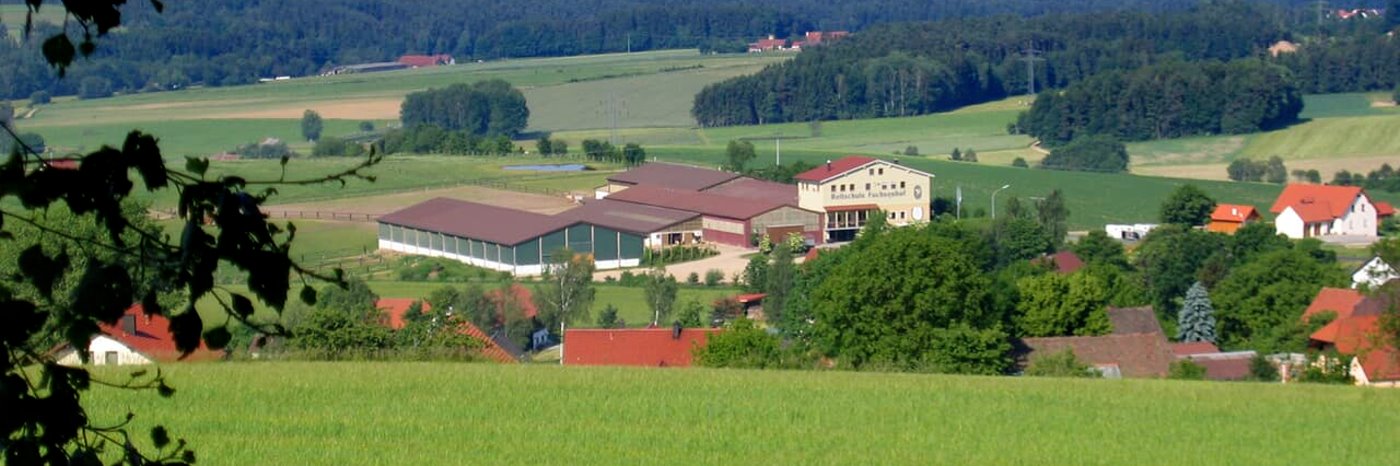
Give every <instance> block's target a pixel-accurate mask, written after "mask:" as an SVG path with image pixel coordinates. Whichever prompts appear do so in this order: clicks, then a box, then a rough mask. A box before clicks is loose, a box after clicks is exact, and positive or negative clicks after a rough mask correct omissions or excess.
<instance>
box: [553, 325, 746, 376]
mask: <svg viewBox="0 0 1400 466" xmlns="http://www.w3.org/2000/svg"><path fill="white" fill-rule="evenodd" d="M719 331H720V330H719V329H712V328H688V329H684V330H682V331H681V334H680V338H674V336H673V334H672V332H673V330H672V329H669V328H638V329H570V330H567V331H565V332H564V335H565V337H564V364H566V365H578V366H649V367H686V366H689V365H691V362H692V360H693V359H694V358H693V353H692V352H693V351H694V349H695V348H699V347H703V346H705V343H706V342H707V341H709V337H710V335H711V334H713V333H715V332H719Z"/></svg>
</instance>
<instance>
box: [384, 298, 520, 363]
mask: <svg viewBox="0 0 1400 466" xmlns="http://www.w3.org/2000/svg"><path fill="white" fill-rule="evenodd" d="M416 301H420V300H417V299H408V298H380V299H379V300H378V301H375V302H374V305H375V307H378V308H379V309H380V310H383V311H384V314H385V316H386V317H387V318H388V319H387V320H388V322H386V323H387V324H388V325H389V328H392V329H395V330H398V329H401V328H403V326H404V314H406V313H407V312H408V308H409V307H411V306H412V305H413V303H414V302H416ZM430 309H432V305H430V304H428V302H427V301H423V311H424V312H427V311H428V310H430ZM459 331H460V332H461V333H462V334H464V335H466V336H469V337H471V338H472V339H473V340H476V341H479V342H481V355H482V356H485V357H486V358H487V359H490V360H492V361H496V362H501V363H516V362H520V361H518V360H516V359H515V357H514V356H511V354H510V352H508V351H506V350H505V349H504V348H501V345H499V344H497V343H496V340H494V339H492V338H491V336H490V335H487V334H486V332H483V331H481V329H479V328H477V327H476V326H475V325H472V323H471V322H468V321H466V320H462V321H461V329H460V330H459Z"/></svg>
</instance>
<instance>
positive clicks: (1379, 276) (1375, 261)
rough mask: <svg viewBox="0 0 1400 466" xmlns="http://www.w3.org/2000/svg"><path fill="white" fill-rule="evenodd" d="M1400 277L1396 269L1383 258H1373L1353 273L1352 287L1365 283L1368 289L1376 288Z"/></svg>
mask: <svg viewBox="0 0 1400 466" xmlns="http://www.w3.org/2000/svg"><path fill="white" fill-rule="evenodd" d="M1396 278H1400V274H1396V273H1395V269H1393V268H1391V267H1390V265H1389V264H1386V263H1385V261H1383V260H1381V258H1379V257H1373V258H1371V261H1370V262H1367V263H1366V265H1364V266H1362V267H1361V269H1360V270H1357V271H1356V272H1355V273H1353V274H1351V287H1352V289H1356V288H1360V287H1361V286H1362V285H1365V286H1366V288H1368V289H1376V288H1378V287H1380V286H1381V285H1384V284H1385V282H1388V281H1391V280H1394V279H1396Z"/></svg>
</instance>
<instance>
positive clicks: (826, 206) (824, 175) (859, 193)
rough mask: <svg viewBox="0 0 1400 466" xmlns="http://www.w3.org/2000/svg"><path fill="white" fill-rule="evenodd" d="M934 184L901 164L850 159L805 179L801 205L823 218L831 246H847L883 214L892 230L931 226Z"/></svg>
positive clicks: (800, 182)
mask: <svg viewBox="0 0 1400 466" xmlns="http://www.w3.org/2000/svg"><path fill="white" fill-rule="evenodd" d="M851 159H856V160H851ZM803 175H805V176H803ZM932 179H933V175H931V174H929V173H925V172H922V171H919V170H915V169H912V168H909V167H905V166H903V165H899V164H896V163H891V162H887V161H884V160H879V159H865V158H856V157H848V158H846V159H842V160H839V161H837V162H833V163H828V164H827V165H826V166H824V167H818V168H816V169H813V170H812V171H809V172H807V173H804V174H802V175H799V177H798V179H797V196H798V205H799V206H800V207H801V208H803V209H806V210H811V211H815V212H820V213H822V222H823V225H822V227H823V230H824V231H826V236H827V240H828V241H847V240H850V239H851V238H853V237H854V234H855V232H857V231H859V230H860V228H861V227H863V226H864V225H865V223H866V222H868V221H869V220H870V216H871V215H875V211H877V210H878V211H882V212H884V213H885V215H886V219H887V220H888V222H889V224H891V225H896V226H903V225H909V224H913V223H919V222H925V221H928V220H929V215H930V213H929V193H930V192H931V191H932V186H933V181H932Z"/></svg>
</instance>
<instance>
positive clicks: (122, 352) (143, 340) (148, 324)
mask: <svg viewBox="0 0 1400 466" xmlns="http://www.w3.org/2000/svg"><path fill="white" fill-rule="evenodd" d="M98 328H99V333H98V334H96V335H93V336H92V340H91V341H90V342H89V343H88V347H87V350H88V354H89V355H90V357H91V359H90V360H89V361H88V363H89V364H95V365H99V366H117V365H131V364H155V363H165V362H175V361H209V360H218V359H223V357H224V354H225V353H224V352H223V351H214V350H211V349H209V348H207V347H205V346H204V343H200V345H199V349H197V350H195V351H194V352H192V353H190V354H189V355H182V354H181V353H180V350H177V349H175V336H174V334H172V333H170V319H167V318H165V316H161V315H148V314H146V313H145V311H144V310H143V308H142V307H141V305H140V304H136V305H133V306H131V307H130V308H128V309H127V310H126V313H124V314H122V317H121V319H118V320H117V323H116V324H115V325H108V324H100V325H99V326H98ZM54 351H55V353H54V356H55V357H54V360H56V361H58V363H59V364H62V365H65V366H78V365H81V364H82V360H81V358H80V357H79V354H78V351H77V350H76V349H74V348H73V347H72V346H69V345H67V344H63V345H60V346H58V347H57V348H55V349H54Z"/></svg>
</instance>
